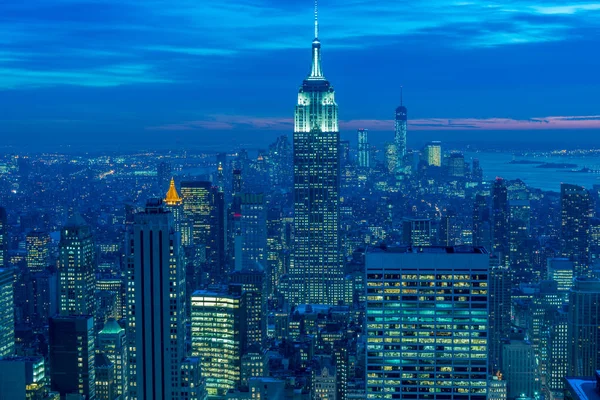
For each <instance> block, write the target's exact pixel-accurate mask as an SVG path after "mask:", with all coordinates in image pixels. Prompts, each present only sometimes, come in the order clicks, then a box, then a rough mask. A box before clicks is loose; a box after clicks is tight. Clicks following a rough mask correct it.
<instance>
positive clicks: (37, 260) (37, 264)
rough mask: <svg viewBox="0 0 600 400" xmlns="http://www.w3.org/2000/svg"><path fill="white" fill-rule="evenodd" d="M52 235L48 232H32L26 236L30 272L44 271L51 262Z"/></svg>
mask: <svg viewBox="0 0 600 400" xmlns="http://www.w3.org/2000/svg"><path fill="white" fill-rule="evenodd" d="M49 246H50V235H48V234H47V233H46V232H31V233H29V234H28V235H27V236H26V237H25V249H26V250H27V268H28V269H29V271H30V272H32V273H36V272H42V271H43V270H44V269H46V267H48V264H49V263H50V249H49Z"/></svg>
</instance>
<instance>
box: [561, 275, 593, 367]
mask: <svg viewBox="0 0 600 400" xmlns="http://www.w3.org/2000/svg"><path fill="white" fill-rule="evenodd" d="M568 320H569V324H568V341H569V344H568V348H567V357H568V360H569V361H568V365H569V371H568V375H569V376H594V374H595V372H596V371H597V370H598V369H600V329H599V328H598V327H599V326H600V280H598V279H596V278H587V277H579V278H576V279H575V282H574V285H573V287H572V288H571V291H570V293H569V317H568Z"/></svg>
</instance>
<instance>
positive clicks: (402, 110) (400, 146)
mask: <svg viewBox="0 0 600 400" xmlns="http://www.w3.org/2000/svg"><path fill="white" fill-rule="evenodd" d="M407 124H408V112H407V110H406V107H404V99H403V92H402V88H400V106H399V107H398V108H396V121H395V131H396V132H395V135H394V144H395V145H396V167H397V169H398V171H399V172H400V169H402V168H404V160H405V157H406V131H407Z"/></svg>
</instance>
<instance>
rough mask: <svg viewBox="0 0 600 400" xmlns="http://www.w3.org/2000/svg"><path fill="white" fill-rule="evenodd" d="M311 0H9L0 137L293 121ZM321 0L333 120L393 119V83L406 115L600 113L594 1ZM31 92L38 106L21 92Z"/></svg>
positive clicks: (415, 124)
mask: <svg viewBox="0 0 600 400" xmlns="http://www.w3.org/2000/svg"><path fill="white" fill-rule="evenodd" d="M311 7H312V4H311V2H310V1H294V2H274V1H269V0H252V1H248V2H246V3H243V4H236V2H234V1H231V0H222V1H219V2H216V3H214V4H210V5H209V4H201V3H195V2H178V3H177V4H176V5H173V4H170V3H167V2H162V1H158V2H155V3H152V5H148V4H144V3H142V2H135V1H127V2H117V1H113V0H110V1H106V2H103V4H97V3H94V2H91V1H89V0H81V1H77V2H75V1H66V0H47V1H45V2H44V3H43V4H41V5H40V4H34V2H31V1H25V2H22V1H10V2H5V3H3V4H2V5H0V14H2V15H3V16H4V17H3V20H2V21H0V32H5V33H6V34H4V35H3V45H4V50H3V51H2V53H0V71H2V72H3V78H2V79H1V80H0V106H2V107H3V109H5V110H6V111H7V112H6V114H5V116H3V117H2V118H0V131H2V132H6V133H7V134H8V135H9V140H7V143H8V144H11V142H14V144H23V143H24V142H26V141H27V140H31V139H32V138H33V139H34V140H38V139H39V140H40V141H43V140H46V139H45V138H46V137H48V136H50V137H52V138H53V140H54V141H58V142H59V143H61V144H65V145H66V144H72V143H73V144H77V143H83V144H85V143H95V142H97V141H98V137H97V136H98V135H99V134H102V137H103V140H104V141H106V142H110V143H113V144H118V143H119V141H121V140H122V141H123V142H128V140H137V139H140V138H145V139H147V140H149V141H158V140H159V139H160V138H162V140H163V141H164V137H165V135H169V136H173V137H174V138H175V139H176V140H179V141H184V140H188V139H190V138H195V139H196V140H201V139H202V138H203V135H206V136H210V135H211V134H212V133H214V132H231V133H232V134H231V136H232V137H233V138H236V137H246V136H247V135H248V133H249V132H254V136H255V137H256V135H259V138H260V135H263V134H261V133H259V132H265V131H266V132H269V131H271V132H291V131H292V129H293V121H292V119H291V117H290V112H289V107H288V106H287V104H289V103H290V100H291V101H293V98H292V97H291V96H290V95H289V92H291V91H292V90H294V89H295V88H297V78H296V77H297V76H302V75H305V74H306V73H307V72H308V71H307V70H306V62H307V60H309V57H310V54H309V53H308V51H307V49H306V48H305V47H304V46H302V43H306V41H307V40H310V39H311V36H312V35H311V32H310V24H309V21H310V15H311V13H310V8H311ZM320 7H321V9H322V11H323V12H322V13H321V15H322V17H321V18H322V20H323V25H324V26H326V28H325V29H324V30H322V34H321V36H322V38H323V40H324V41H325V42H327V43H328V45H329V52H328V54H327V57H326V61H325V62H326V64H327V70H328V71H330V72H329V73H330V74H331V75H332V76H336V77H337V79H336V87H337V89H338V101H339V102H340V104H344V112H343V113H342V114H341V115H340V130H341V131H351V130H354V131H355V130H356V129H358V128H366V129H369V130H370V131H371V132H381V133H383V132H389V133H392V134H393V129H394V126H393V123H394V122H393V111H394V109H395V108H396V107H397V106H398V104H399V101H400V87H401V86H404V88H405V104H406V105H407V107H408V108H409V109H410V110H411V118H410V119H409V121H408V128H409V131H415V130H419V131H442V132H447V131H450V132H456V133H457V134H462V132H465V131H467V132H468V131H471V132H480V131H491V132H492V133H491V135H493V132H497V131H506V130H509V131H514V130H518V131H532V135H534V136H535V137H541V136H540V135H539V133H536V132H539V131H540V130H550V131H552V132H554V131H556V130H558V131H559V132H560V131H562V130H567V129H568V130H578V131H584V132H585V131H587V132H589V131H590V130H593V129H597V128H599V127H600V116H598V112H597V110H598V101H597V99H596V96H595V93H596V92H597V91H598V88H599V87H600V82H598V79H597V77H596V75H595V74H594V71H595V70H596V69H597V67H598V65H599V64H600V59H598V58H596V57H594V56H593V55H591V53H589V52H588V51H586V50H585V49H590V48H594V47H595V45H597V38H595V37H594V35H593V34H592V33H593V29H594V27H596V26H597V24H598V22H597V20H598V19H597V18H596V17H597V15H598V13H600V4H599V3H594V2H592V3H590V2H583V1H570V2H568V3H566V4H565V3H564V2H539V1H533V0H530V1H525V2H519V4H515V2H511V1H507V0H506V1H500V0H499V1H496V2H494V3H493V4H490V5H489V7H488V6H483V5H479V4H476V3H454V2H450V1H447V0H428V1H425V2H420V3H419V5H418V6H415V7H412V6H411V7H408V6H406V5H402V4H396V3H395V2H391V1H389V2H388V1H386V2H379V3H378V5H377V6H376V7H373V6H369V5H368V3H361V2H351V3H348V2H341V1H339V0H330V1H323V2H322V4H321V5H320ZM84 10H85V12H83V11H84ZM90 11H91V12H90ZM400 16H405V17H406V18H399V17H400ZM55 54H60V57H56V56H55ZM556 76H560V79H556ZM365 78H368V79H365ZM265 82H266V84H265ZM265 85H266V87H272V88H273V89H275V88H282V89H284V90H277V91H273V90H266V91H265V90H263V89H264V88H265ZM285 89H287V90H285ZM207 93H210V95H207ZM355 93H360V96H356V95H354V94H355ZM34 97H35V99H36V103H35V104H36V107H34V108H32V107H27V106H25V105H26V104H29V103H30V101H31V99H32V98H34ZM536 135H537V136H536ZM558 135H560V133H558ZM517 138H518V137H517ZM409 145H410V142H409Z"/></svg>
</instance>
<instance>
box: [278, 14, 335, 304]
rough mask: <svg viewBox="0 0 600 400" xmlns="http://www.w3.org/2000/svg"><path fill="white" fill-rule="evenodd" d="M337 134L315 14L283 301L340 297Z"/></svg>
mask: <svg viewBox="0 0 600 400" xmlns="http://www.w3.org/2000/svg"><path fill="white" fill-rule="evenodd" d="M339 143H340V134H339V128H338V106H337V104H336V102H335V91H334V90H333V87H332V86H331V84H330V83H329V81H328V80H327V79H325V77H324V76H323V71H322V68H321V42H320V40H319V38H318V23H317V19H316V12H315V39H314V40H313V42H312V68H311V72H310V74H309V76H308V77H307V78H306V79H305V80H304V81H303V83H302V86H301V87H300V90H299V92H298V104H297V105H296V112H295V116H294V241H295V243H294V254H293V260H292V263H291V265H290V274H289V289H288V293H287V295H288V301H289V302H290V303H291V304H292V305H293V304H302V303H316V304H332V305H335V304H337V303H338V300H341V299H343V278H344V271H343V267H342V257H341V253H340V238H339V232H338V231H339V207H340V205H339V201H340V196H339V187H340V155H339Z"/></svg>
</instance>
